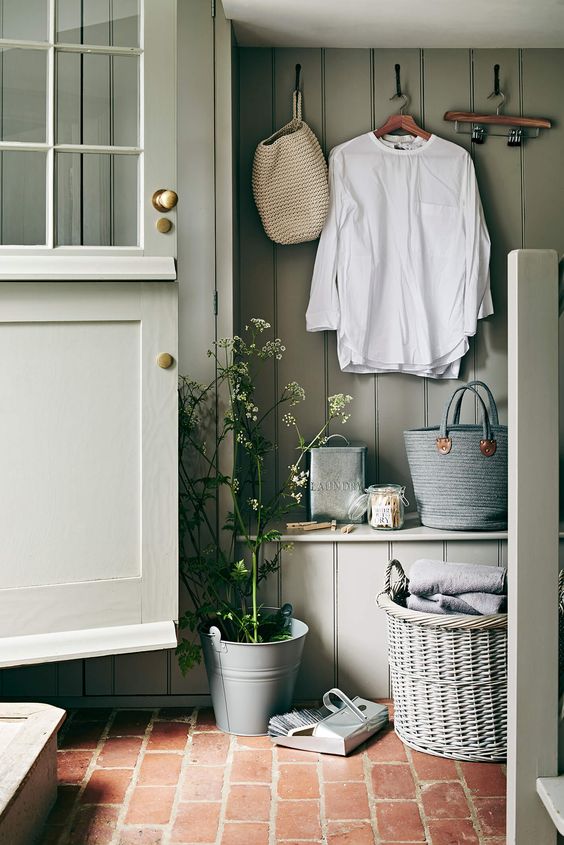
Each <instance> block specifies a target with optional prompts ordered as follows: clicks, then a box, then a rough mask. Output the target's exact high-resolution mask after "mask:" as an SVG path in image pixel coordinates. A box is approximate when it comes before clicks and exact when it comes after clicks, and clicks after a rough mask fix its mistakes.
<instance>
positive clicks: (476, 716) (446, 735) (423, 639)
mask: <svg viewBox="0 0 564 845" xmlns="http://www.w3.org/2000/svg"><path fill="white" fill-rule="evenodd" d="M394 571H395V573H396V575H397V576H398V577H397V580H396V581H395V582H394V584H393V585H392V574H393V573H394ZM408 592H409V581H408V579H407V577H406V575H405V573H404V571H403V568H402V566H401V564H400V563H399V561H397V560H392V561H390V562H389V564H388V568H387V571H386V580H385V586H384V592H382V593H380V595H379V596H378V597H377V603H378V606H379V607H381V608H382V609H383V610H385V611H386V613H387V615H388V657H389V663H390V673H391V680H392V695H393V699H394V713H395V715H394V725H395V730H396V733H397V735H398V736H399V738H400V739H401V740H402V741H403V742H405V744H406V745H409V746H410V747H411V748H415V749H416V750H417V751H423V752H425V753H426V754H435V755H437V756H441V757H451V758H453V759H456V760H471V761H480V762H498V763H499V762H503V761H504V760H505V759H506V756H507V614H506V613H497V614H494V615H492V616H466V615H463V614H452V615H446V616H438V615H436V614H432V613H420V612H418V611H414V610H409V609H407V608H406V607H405V599H406V596H407V594H408Z"/></svg>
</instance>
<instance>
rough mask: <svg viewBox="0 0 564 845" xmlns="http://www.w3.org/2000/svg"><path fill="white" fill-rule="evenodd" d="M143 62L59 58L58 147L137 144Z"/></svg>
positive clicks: (94, 57)
mask: <svg viewBox="0 0 564 845" xmlns="http://www.w3.org/2000/svg"><path fill="white" fill-rule="evenodd" d="M138 79H139V59H138V57H137V56H104V55H99V54H95V53H88V54H82V53H64V52H60V53H58V54H57V143H59V144H103V145H105V146H108V145H111V146H114V145H115V146H125V147H135V146H137V144H138V109H139V82H138Z"/></svg>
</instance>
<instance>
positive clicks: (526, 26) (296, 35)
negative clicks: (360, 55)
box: [223, 0, 564, 48]
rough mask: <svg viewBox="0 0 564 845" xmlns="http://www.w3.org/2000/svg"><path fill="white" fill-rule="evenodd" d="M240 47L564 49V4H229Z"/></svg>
mask: <svg viewBox="0 0 564 845" xmlns="http://www.w3.org/2000/svg"><path fill="white" fill-rule="evenodd" d="M223 5H224V8H225V14H226V15H227V17H228V18H231V19H232V20H233V23H234V27H235V34H236V36H237V40H238V43H239V44H240V45H242V46H268V47H270V46H274V47H498V48H499V47H564V0H348V2H347V0H223Z"/></svg>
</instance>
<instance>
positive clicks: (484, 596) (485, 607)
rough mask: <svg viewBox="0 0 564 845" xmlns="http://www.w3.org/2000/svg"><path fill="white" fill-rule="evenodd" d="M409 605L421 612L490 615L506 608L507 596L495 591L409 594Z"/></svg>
mask: <svg viewBox="0 0 564 845" xmlns="http://www.w3.org/2000/svg"><path fill="white" fill-rule="evenodd" d="M407 606H408V608H409V609H410V610H418V611H420V612H421V613H441V614H446V613H466V614H471V615H472V616H490V614H492V613H502V612H503V610H504V608H505V596H500V595H494V594H493V593H462V594H461V595H459V596H444V595H441V594H440V593H436V594H435V595H434V596H427V597H424V596H417V595H409V596H408V597H407Z"/></svg>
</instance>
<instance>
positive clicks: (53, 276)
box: [0, 254, 177, 282]
mask: <svg viewBox="0 0 564 845" xmlns="http://www.w3.org/2000/svg"><path fill="white" fill-rule="evenodd" d="M176 276H177V274H176V263H175V260H174V258H172V257H171V256H164V257H161V256H156V255H115V256H114V255H1V254H0V282H72V281H76V282H106V281H117V282H120V281H121V282H127V281H135V282H139V281H141V282H173V281H175V280H176Z"/></svg>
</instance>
